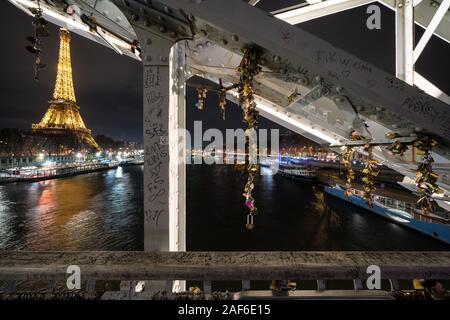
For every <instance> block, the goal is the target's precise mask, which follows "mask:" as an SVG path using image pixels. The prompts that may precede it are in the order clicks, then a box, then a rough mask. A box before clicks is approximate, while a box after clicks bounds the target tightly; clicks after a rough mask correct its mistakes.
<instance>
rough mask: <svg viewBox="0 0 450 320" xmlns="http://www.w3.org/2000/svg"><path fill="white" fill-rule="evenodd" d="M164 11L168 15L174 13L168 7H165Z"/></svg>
mask: <svg viewBox="0 0 450 320" xmlns="http://www.w3.org/2000/svg"><path fill="white" fill-rule="evenodd" d="M164 11H165V12H166V13H171V12H172V10H171V9H170V8H169V7H168V6H164Z"/></svg>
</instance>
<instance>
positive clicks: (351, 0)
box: [273, 0, 373, 24]
mask: <svg viewBox="0 0 450 320" xmlns="http://www.w3.org/2000/svg"><path fill="white" fill-rule="evenodd" d="M371 2H373V0H328V1H323V2H321V1H318V2H316V3H313V4H310V5H306V6H302V7H299V8H295V9H294V8H293V9H292V10H288V9H289V8H286V9H285V10H283V9H282V10H278V11H277V12H273V14H274V15H275V17H276V18H278V19H281V20H284V21H285V22H287V23H289V24H298V23H302V22H306V21H309V20H313V19H317V18H321V17H324V16H328V15H330V14H334V13H338V12H341V11H345V10H349V9H352V8H356V7H359V6H363V5H365V4H368V3H371ZM280 11H282V12H280ZM278 12H280V13H278Z"/></svg>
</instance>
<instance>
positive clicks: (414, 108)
mask: <svg viewBox="0 0 450 320" xmlns="http://www.w3.org/2000/svg"><path fill="white" fill-rule="evenodd" d="M402 107H404V108H406V109H407V110H408V111H410V112H415V113H419V114H420V115H422V116H425V117H427V118H429V119H431V121H432V122H433V121H434V120H435V119H436V118H437V117H438V116H439V113H438V112H437V111H436V110H434V109H433V107H432V106H431V104H430V101H428V99H424V98H423V97H408V98H406V99H405V100H404V101H403V103H402Z"/></svg>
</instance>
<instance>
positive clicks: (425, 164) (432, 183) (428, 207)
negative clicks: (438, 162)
mask: <svg viewBox="0 0 450 320" xmlns="http://www.w3.org/2000/svg"><path fill="white" fill-rule="evenodd" d="M436 144H437V142H436V140H434V139H431V138H429V137H421V138H419V139H417V140H416V141H415V142H414V147H416V148H417V149H418V151H419V152H420V153H422V154H423V160H422V163H421V164H419V166H418V168H417V171H416V179H415V182H416V185H417V188H418V189H419V190H418V191H419V193H420V194H421V197H420V198H419V200H417V204H418V205H419V206H420V207H421V208H422V210H423V211H424V212H432V211H433V209H434V205H435V201H434V200H433V199H432V195H433V193H438V194H439V193H443V190H442V189H441V188H439V186H438V185H437V180H438V177H439V176H438V175H437V174H436V173H434V172H433V167H432V163H433V162H434V159H433V157H432V156H431V150H432V148H433V147H434V146H436Z"/></svg>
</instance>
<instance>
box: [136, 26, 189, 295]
mask: <svg viewBox="0 0 450 320" xmlns="http://www.w3.org/2000/svg"><path fill="white" fill-rule="evenodd" d="M135 30H136V33H137V36H138V39H139V42H140V43H141V48H142V60H143V67H144V74H143V82H144V83H143V98H144V99H143V106H144V108H143V122H144V123H143V126H144V148H145V158H144V250H145V251H185V250H186V233H185V231H186V208H185V201H186V200H185V199H186V197H185V161H184V160H185V157H184V154H185V150H184V138H183V136H180V135H179V129H184V128H185V109H186V108H185V90H186V89H185V88H186V86H185V81H186V79H185V70H186V66H185V55H186V53H185V42H184V41H183V42H180V43H176V44H175V45H173V41H170V40H167V39H165V38H162V37H160V36H158V35H156V34H154V33H151V32H149V31H146V30H144V29H141V28H140V27H137V26H135ZM181 131H182V132H184V130H181ZM170 285H171V284H170ZM152 286H153V287H155V286H157V287H158V288H161V289H168V287H167V284H152ZM184 286H185V285H184V282H183V281H175V282H174V284H173V287H172V288H173V290H174V291H180V290H184V289H185V287H184Z"/></svg>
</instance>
